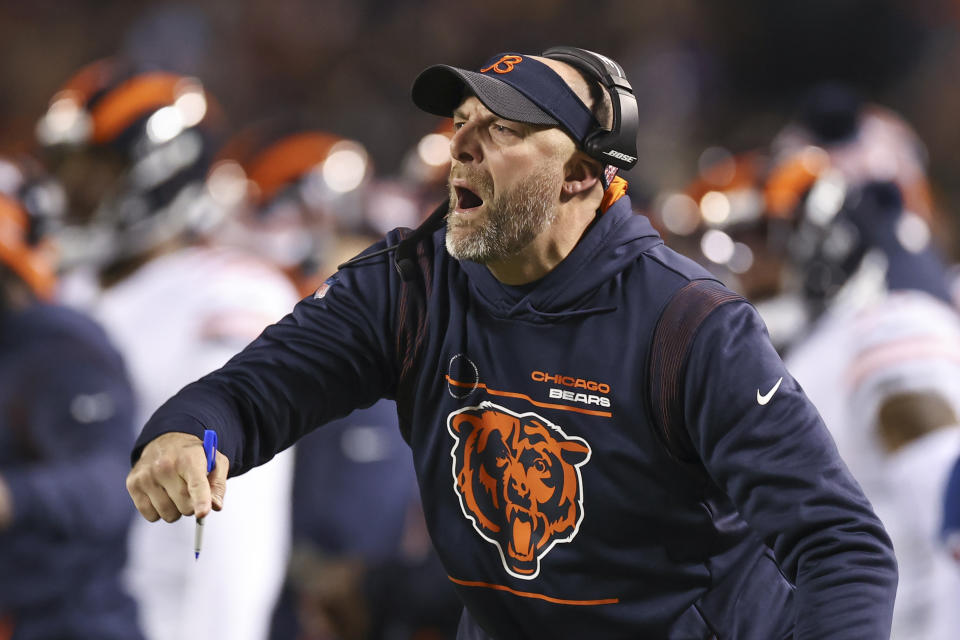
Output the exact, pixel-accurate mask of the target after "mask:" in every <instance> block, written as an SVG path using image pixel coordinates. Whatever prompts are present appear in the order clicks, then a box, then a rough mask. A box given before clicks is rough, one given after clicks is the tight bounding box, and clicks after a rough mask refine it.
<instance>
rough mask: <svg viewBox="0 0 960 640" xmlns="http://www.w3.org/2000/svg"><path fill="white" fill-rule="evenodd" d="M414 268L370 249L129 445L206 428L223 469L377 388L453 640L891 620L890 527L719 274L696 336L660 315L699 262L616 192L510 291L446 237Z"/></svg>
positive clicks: (804, 633)
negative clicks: (565, 245)
mask: <svg viewBox="0 0 960 640" xmlns="http://www.w3.org/2000/svg"><path fill="white" fill-rule="evenodd" d="M401 235H402V234H400V233H396V232H395V233H394V234H392V235H391V236H390V237H388V238H387V240H386V242H387V243H395V242H396V241H397V240H398V238H399V237H400V236H401ZM416 262H417V265H418V271H417V273H416V274H415V277H414V278H413V279H412V280H410V281H408V282H407V281H403V280H401V278H400V277H399V276H398V275H397V274H396V272H395V270H394V268H393V265H392V260H391V259H390V258H389V257H385V256H376V257H370V258H369V259H368V260H364V261H361V262H359V263H357V264H354V265H352V266H350V267H346V268H343V269H341V270H340V272H338V273H337V274H336V275H335V276H333V277H332V278H331V279H330V280H328V282H327V284H326V285H324V286H323V287H321V289H320V290H319V291H318V292H317V294H316V295H315V296H314V297H313V298H308V299H305V300H303V301H302V302H301V303H300V304H298V305H297V307H296V308H295V309H294V310H293V312H292V313H291V314H290V315H289V316H287V317H286V318H284V319H283V320H282V321H281V322H279V323H278V324H276V325H274V326H271V327H269V328H268V329H267V330H266V331H264V333H263V335H261V336H260V338H258V339H257V340H256V341H255V342H254V343H252V344H251V345H250V346H249V347H248V348H247V349H245V350H244V351H243V352H241V353H240V354H238V355H237V356H236V357H234V358H233V359H232V360H231V361H230V362H229V363H227V364H226V365H225V366H224V367H223V368H222V369H220V370H218V371H216V372H214V373H212V374H210V375H208V376H206V377H204V378H202V379H201V380H199V381H198V382H196V383H193V384H192V385H189V386H187V387H186V388H185V389H183V390H182V391H181V392H180V393H179V394H177V395H176V396H175V397H174V398H172V399H171V400H170V401H168V402H167V403H166V404H165V405H163V406H162V407H161V408H160V409H159V410H158V411H157V412H156V414H155V415H154V416H153V417H152V418H151V420H150V421H149V422H148V424H147V425H146V427H145V428H144V431H143V433H142V434H141V436H140V439H139V440H138V443H137V446H136V448H135V449H134V452H133V457H134V459H136V457H137V456H138V455H139V451H140V450H141V449H142V447H143V446H144V445H145V444H146V443H147V442H148V441H149V440H150V439H152V438H154V437H156V436H158V435H160V434H161V433H164V432H168V431H184V432H189V433H194V434H197V435H199V434H201V433H202V430H203V428H204V427H207V428H212V429H216V430H217V431H218V432H219V434H220V444H221V448H222V451H223V453H225V454H226V455H227V456H228V457H229V458H230V460H231V469H230V472H231V474H237V473H242V472H243V471H245V470H247V469H249V468H251V467H252V466H255V465H258V464H262V463H264V462H266V461H267V460H269V459H270V457H271V456H273V455H274V454H275V453H277V452H278V451H280V450H282V449H283V448H285V447H287V446H289V445H290V444H292V443H293V442H294V441H295V440H296V439H297V438H298V437H300V436H301V435H303V434H304V433H306V432H307V431H309V430H311V429H313V428H315V427H317V426H319V425H321V424H324V423H325V422H327V421H329V420H331V419H334V418H336V417H339V416H342V415H344V414H346V413H348V412H349V411H350V410H352V409H354V408H356V407H358V406H368V405H370V404H372V403H373V402H374V401H375V400H376V399H377V398H379V397H381V396H386V397H390V398H394V399H396V401H397V407H398V413H399V417H400V425H401V430H402V432H403V434H404V437H405V438H406V439H407V441H408V443H409V444H410V446H411V448H412V451H413V456H414V461H415V466H416V470H417V476H418V481H419V484H420V491H421V496H422V498H423V504H424V511H425V515H426V518H427V522H428V526H429V528H430V533H431V536H432V538H433V541H434V544H435V546H436V548H437V551H438V553H439V555H440V558H441V560H442V561H443V564H444V567H445V569H446V571H447V573H448V576H449V578H450V580H451V581H452V582H453V583H454V584H455V585H456V587H457V589H458V593H459V595H460V598H461V599H462V601H463V602H464V604H465V606H466V612H465V614H464V617H463V619H462V623H461V629H460V634H459V637H461V638H485V637H488V636H489V637H494V638H500V639H504V640H505V639H511V638H586V637H590V638H684V639H687V638H710V637H719V638H736V639H737V640H744V639H754V638H755V639H757V640H760V639H762V640H771V639H774V638H785V637H791V634H793V637H796V638H810V639H814V638H816V639H818V640H820V639H823V638H832V639H834V638H857V639H863V638H886V637H887V636H888V635H889V625H890V618H891V612H892V606H893V598H894V593H895V589H896V565H895V561H894V557H893V553H892V549H891V546H890V542H889V539H888V537H887V535H886V533H885V532H884V530H883V528H882V525H881V524H880V522H879V520H878V519H877V518H876V516H875V515H874V513H873V511H872V509H871V507H870V505H869V504H868V502H867V500H866V499H865V498H864V496H863V494H862V492H861V491H860V489H859V487H858V486H857V485H856V483H855V482H854V480H853V479H852V478H851V476H850V474H849V472H848V471H847V469H846V467H845V465H844V464H843V462H842V461H841V460H840V458H839V456H838V454H837V451H836V448H835V446H834V444H833V442H832V440H831V439H830V436H829V435H828V433H827V431H826V429H825V427H824V425H823V424H822V421H821V420H820V418H819V416H818V414H817V412H816V410H815V409H814V407H813V406H812V405H811V404H810V402H809V401H808V400H807V399H806V397H805V396H804V394H803V392H802V390H801V389H800V387H799V385H798V384H797V383H796V382H795V381H794V380H793V378H792V377H791V376H790V374H789V373H788V372H787V371H786V370H785V369H784V366H783V364H782V362H781V360H780V358H779V357H778V356H777V354H776V352H775V351H774V349H773V348H772V346H771V345H770V343H769V340H768V337H767V335H766V331H765V328H764V326H763V324H762V322H761V320H760V319H759V316H758V315H757V313H756V312H755V310H754V309H753V308H752V307H751V306H750V305H749V304H747V303H746V302H745V301H744V300H742V299H741V298H738V297H736V296H734V295H733V294H731V293H730V292H727V291H726V290H724V289H722V287H720V285H719V284H715V286H713V287H712V288H711V289H710V293H706V294H703V295H700V296H699V297H696V296H695V297H694V299H693V303H692V307H693V308H694V311H697V310H703V313H700V314H699V315H700V316H701V317H702V322H700V323H699V325H698V329H697V331H696V332H695V333H693V332H691V331H689V330H688V329H689V327H688V326H687V324H686V323H684V322H681V321H679V320H678V318H679V317H681V316H680V315H675V314H673V313H672V312H669V313H668V316H667V317H665V318H663V319H662V318H661V316H662V315H663V314H664V309H665V308H666V306H667V304H668V303H669V302H670V300H671V299H673V297H674V295H675V294H676V293H677V292H678V291H679V290H680V289H682V288H684V287H686V286H688V285H689V284H690V283H691V282H692V281H694V280H704V279H708V278H709V276H708V274H706V272H704V271H703V270H702V269H700V268H699V267H698V266H696V265H695V264H694V263H692V262H690V261H688V260H686V259H685V258H683V257H681V256H679V255H678V254H676V253H674V252H672V251H671V250H669V249H668V248H666V247H665V246H664V245H663V243H662V241H661V240H660V238H659V237H658V235H657V234H656V232H655V231H654V230H653V228H652V227H651V226H650V224H649V222H648V221H647V220H646V218H644V217H642V216H638V215H636V214H635V213H633V211H632V210H631V207H630V203H629V200H628V199H627V198H621V199H620V200H619V201H617V202H616V203H615V204H614V205H613V206H612V207H611V208H610V209H609V210H608V211H607V212H606V213H605V214H604V215H602V216H601V217H599V219H598V220H597V221H596V223H595V224H594V225H593V226H592V227H591V228H590V229H589V230H588V232H587V233H586V234H585V235H584V237H583V238H582V239H581V241H580V242H579V244H578V245H577V246H576V247H575V248H574V250H573V251H572V252H571V254H570V255H569V256H568V257H567V258H566V259H565V260H564V261H563V262H561V263H560V264H559V265H558V266H557V267H556V268H555V269H554V270H553V271H551V272H550V273H548V274H547V275H546V276H545V277H543V278H542V279H541V280H539V281H538V282H536V283H534V284H532V285H529V286H524V287H509V286H505V285H503V284H501V283H500V282H499V281H497V280H496V279H495V278H494V277H493V275H492V274H491V273H490V272H489V270H488V269H487V268H486V267H484V266H482V265H479V264H475V263H471V262H467V261H464V262H460V261H457V260H454V259H452V258H451V257H450V256H449V255H448V254H447V253H446V250H445V248H444V232H443V230H440V231H438V232H437V233H435V234H434V235H433V237H432V240H428V241H426V242H423V243H421V245H419V246H418V250H417V255H416ZM718 300H721V301H722V302H723V304H721V303H719V302H718ZM687 306H688V307H689V306H690V305H687ZM694 315H696V314H694ZM658 326H659V329H658ZM655 333H656V335H657V336H658V338H657V339H656V340H655V339H654V334H655ZM678 336H679V337H681V338H683V339H682V340H680V341H679V343H678V344H685V343H691V346H690V349H689V354H688V355H686V356H683V357H680V358H677V357H676V356H677V353H675V351H676V350H675V349H674V347H673V345H674V344H675V342H676V339H677V337H678ZM651 346H653V347H654V350H653V351H652V350H651ZM653 353H656V354H657V355H656V356H654V355H653ZM664 363H666V364H664ZM650 371H656V372H663V371H673V372H679V375H678V379H679V380H680V383H679V384H677V385H670V384H668V383H665V382H664V380H665V379H664V378H663V376H661V375H660V373H658V374H657V375H656V376H654V378H653V379H651V375H650ZM663 407H668V408H669V407H673V409H672V410H671V411H666V413H663V411H665V410H663ZM662 410H663V411H662ZM660 414H663V415H666V414H669V416H672V417H671V418H670V419H669V420H667V421H666V423H668V424H673V425H674V427H675V429H674V431H673V432H670V433H665V432H663V430H662V429H658V428H657V426H656V425H657V424H658V423H657V421H656V420H655V419H654V417H653V416H656V415H660ZM677 425H679V426H677ZM318 489H319V488H318ZM228 497H229V493H228ZM227 508H229V501H228V502H227Z"/></svg>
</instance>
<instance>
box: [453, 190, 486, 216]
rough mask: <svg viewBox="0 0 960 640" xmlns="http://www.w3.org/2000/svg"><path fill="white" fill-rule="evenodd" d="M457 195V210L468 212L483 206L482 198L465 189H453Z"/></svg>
mask: <svg viewBox="0 0 960 640" xmlns="http://www.w3.org/2000/svg"><path fill="white" fill-rule="evenodd" d="M454 191H456V194H457V210H458V211H470V210H471V209H476V208H477V207H479V206H480V205H482V204H483V198H481V197H480V196H478V195H477V194H476V193H474V192H473V191H471V190H470V189H467V188H466V187H454Z"/></svg>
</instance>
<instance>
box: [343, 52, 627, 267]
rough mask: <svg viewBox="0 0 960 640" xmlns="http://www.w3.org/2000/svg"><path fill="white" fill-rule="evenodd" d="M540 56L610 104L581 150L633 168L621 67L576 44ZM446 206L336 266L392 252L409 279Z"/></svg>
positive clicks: (625, 81)
mask: <svg viewBox="0 0 960 640" xmlns="http://www.w3.org/2000/svg"><path fill="white" fill-rule="evenodd" d="M541 55H542V56H543V57H545V58H550V59H553V60H559V61H561V62H566V63H567V64H570V65H572V66H574V67H575V68H577V69H578V70H580V71H581V72H583V73H584V74H586V76H587V78H588V79H589V80H593V81H595V82H597V83H599V84H600V85H601V86H602V87H603V89H604V91H606V92H607V94H608V95H609V96H610V102H611V103H612V105H613V127H612V128H611V129H605V128H603V127H602V126H601V127H598V128H597V129H596V130H595V131H591V132H590V133H588V134H587V136H586V138H585V139H584V140H583V150H584V151H585V152H586V153H587V154H588V155H589V156H590V157H592V158H594V159H596V160H599V161H600V162H602V163H604V164H605V165H612V166H613V167H616V168H618V169H631V168H633V166H634V165H635V164H636V163H637V132H638V131H639V129H640V115H639V111H638V109H637V98H636V96H635V95H634V93H633V87H632V86H630V82H629V81H628V80H627V76H626V74H625V73H624V72H623V67H621V66H620V65H619V64H617V63H616V62H614V61H613V60H611V59H610V58H608V57H606V56H603V55H600V54H599V53H594V52H593V51H588V50H586V49H580V48H578V47H551V48H550V49H547V50H546V51H544V52H543V53H542V54H541ZM610 175H612V174H610ZM604 184H606V182H605V183H604ZM447 207H448V203H446V202H444V203H443V204H441V205H440V206H438V207H437V208H436V209H434V210H433V212H432V213H431V214H430V215H429V216H428V217H427V218H426V219H425V220H424V221H423V222H422V223H421V224H420V226H418V227H417V228H416V229H414V230H413V232H412V233H410V235H408V236H407V237H406V238H404V239H403V240H401V241H400V242H398V243H397V244H395V245H392V246H389V247H385V248H383V249H380V250H378V251H372V252H370V253H366V254H363V255H360V256H357V257H356V258H353V259H351V260H348V261H346V262H344V263H343V264H341V265H339V266H338V267H337V268H338V269H342V268H343V267H347V266H350V265H353V264H356V263H357V262H360V261H363V260H366V259H368V258H373V257H375V256H379V255H382V254H384V253H389V252H390V251H393V252H394V254H393V265H394V268H396V270H397V273H399V274H400V278H401V279H402V280H403V281H404V282H409V281H410V280H412V279H413V277H414V275H415V274H416V270H417V269H416V262H415V253H416V245H417V244H419V243H420V242H421V241H423V240H424V239H426V238H429V237H430V236H432V235H433V233H434V232H435V231H436V230H437V229H439V228H440V227H442V226H443V221H444V218H445V217H446V215H447Z"/></svg>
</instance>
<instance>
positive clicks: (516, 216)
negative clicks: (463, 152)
mask: <svg viewBox="0 0 960 640" xmlns="http://www.w3.org/2000/svg"><path fill="white" fill-rule="evenodd" d="M555 173H556V169H554V168H552V167H549V168H548V167H544V168H543V169H542V170H540V171H539V172H537V173H533V174H531V175H530V176H528V177H527V178H526V179H525V180H523V181H522V182H520V183H518V184H517V185H515V186H514V187H513V188H512V189H511V190H510V191H508V192H505V193H502V194H500V195H498V196H497V197H496V198H494V199H493V200H492V201H490V202H484V206H485V207H486V219H485V220H480V221H477V222H464V221H460V220H458V219H456V218H455V217H451V216H450V215H448V216H447V236H446V245H447V253H449V254H450V255H451V256H453V257H454V258H456V259H457V260H470V261H471V262H478V263H480V264H489V263H491V262H498V261H501V260H504V259H506V258H510V257H512V256H514V255H516V254H517V253H519V252H520V251H521V250H522V249H523V248H524V247H526V246H527V245H529V244H530V243H531V242H532V241H533V239H534V238H536V237H537V236H538V235H540V233H541V232H542V231H543V230H544V229H546V228H547V227H548V226H550V225H551V224H552V223H553V221H554V220H556V217H557V205H556V200H557V192H558V190H559V188H560V186H559V179H558V178H557V176H556V175H555ZM476 177H478V178H479V176H476ZM485 178H486V177H485V176H484V179H482V180H477V181H476V183H478V185H479V186H486V187H490V188H485V189H483V191H484V193H489V192H490V191H492V183H491V182H490V181H489V180H486V179H485ZM456 205H457V194H456V192H455V191H454V189H453V188H452V187H451V188H450V209H451V210H453V209H454V208H455V207H456ZM470 225H476V226H474V227H473V228H472V230H471V231H470V232H469V233H467V234H458V235H457V237H454V233H452V231H453V230H454V229H456V230H464V229H466V228H468V227H469V226H470Z"/></svg>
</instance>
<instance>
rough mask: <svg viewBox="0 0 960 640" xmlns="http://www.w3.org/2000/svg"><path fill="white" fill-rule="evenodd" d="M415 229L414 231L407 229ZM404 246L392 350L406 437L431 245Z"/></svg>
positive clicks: (420, 343)
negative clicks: (395, 361) (396, 359)
mask: <svg viewBox="0 0 960 640" xmlns="http://www.w3.org/2000/svg"><path fill="white" fill-rule="evenodd" d="M415 233H416V231H413V232H411V234H415ZM409 237H410V236H407V237H405V238H404V239H403V240H406V239H407V238H409ZM403 240H402V241H401V244H402V243H403ZM405 246H408V247H409V253H408V254H406V255H404V256H403V260H404V267H403V272H401V278H400V297H399V300H398V302H397V315H396V327H397V333H396V340H397V342H396V352H397V358H398V363H399V372H398V380H397V396H396V401H397V414H398V415H399V417H400V432H401V433H402V434H403V437H404V438H405V439H407V440H408V441H409V436H410V428H411V420H412V406H413V399H414V393H415V390H414V385H415V383H416V380H415V378H416V375H417V373H418V372H419V371H420V369H421V367H420V364H419V363H420V359H421V356H422V352H423V347H424V340H425V337H426V334H427V321H428V317H427V305H428V302H429V300H430V292H431V290H432V289H433V272H432V270H431V267H432V265H433V260H432V253H433V251H432V249H433V247H432V245H431V243H429V242H416V243H413V244H410V245H405ZM428 249H429V250H428ZM398 270H399V267H398Z"/></svg>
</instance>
